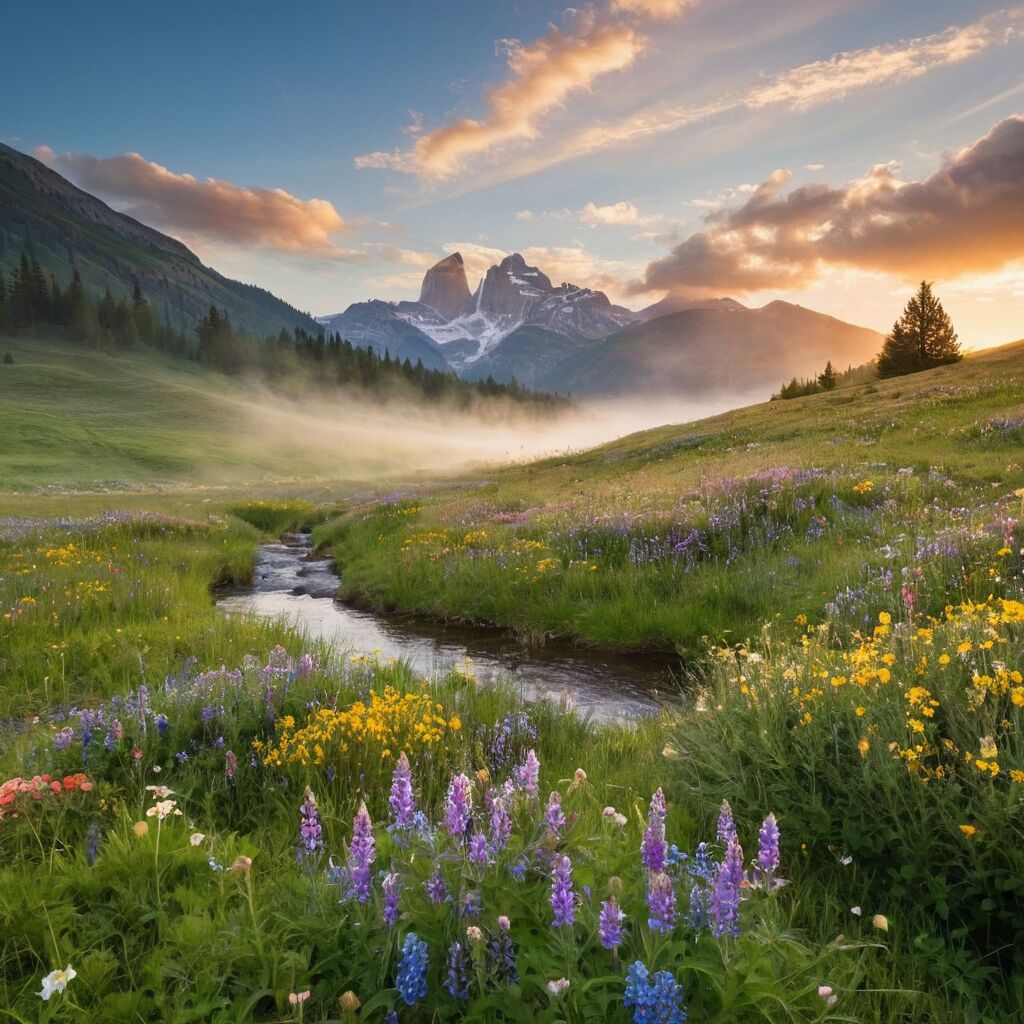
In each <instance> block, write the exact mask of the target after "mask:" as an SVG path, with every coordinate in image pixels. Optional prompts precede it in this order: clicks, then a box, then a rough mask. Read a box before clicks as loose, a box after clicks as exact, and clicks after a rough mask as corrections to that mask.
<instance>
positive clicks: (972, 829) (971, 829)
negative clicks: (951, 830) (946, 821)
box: [960, 825, 978, 839]
mask: <svg viewBox="0 0 1024 1024" xmlns="http://www.w3.org/2000/svg"><path fill="white" fill-rule="evenodd" d="M960 831H961V832H963V834H964V835H965V836H967V838H968V839H972V838H973V837H974V836H976V835H977V834H978V829H977V827H976V826H974V825H961V826H960Z"/></svg>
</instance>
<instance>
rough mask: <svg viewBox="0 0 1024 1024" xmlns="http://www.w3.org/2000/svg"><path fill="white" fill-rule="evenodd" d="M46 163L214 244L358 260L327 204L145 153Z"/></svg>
mask: <svg viewBox="0 0 1024 1024" xmlns="http://www.w3.org/2000/svg"><path fill="white" fill-rule="evenodd" d="M36 156H38V157H39V158H40V159H41V160H42V161H43V162H44V163H47V164H49V165H50V166H52V167H54V168H56V169H57V170H58V171H60V172H61V173H62V174H65V175H67V176H68V177H69V178H71V180H72V181H74V182H75V183H76V184H77V185H79V186H80V187H81V188H83V189H85V190H86V191H87V192H93V193H95V194H97V195H100V196H102V197H104V198H106V199H109V200H111V201H112V202H114V203H116V204H117V205H118V207H119V208H120V209H121V210H122V211H123V212H125V213H128V214H130V215H131V216H133V217H135V218H136V219H137V220H140V221H142V222H143V223H145V224H151V225H153V226H154V227H158V228H163V229H166V230H168V231H171V232H172V233H180V234H182V235H185V236H193V235H195V236H199V237H200V238H203V239H209V240H211V241H214V242H227V243H230V244H233V245H239V246H255V247H257V248H261V249H274V250H278V251H281V252H288V253H301V254H304V255H309V256H314V257H319V258H328V259H351V258H354V257H356V256H357V255H358V254H357V253H355V252H353V251H352V250H350V249H343V248H342V247H340V246H339V245H338V244H337V241H336V239H337V237H338V236H339V235H342V234H344V233H345V231H346V230H347V226H346V224H345V221H344V220H343V219H342V217H341V215H340V214H339V213H338V211H337V210H336V209H335V208H334V206H333V204H331V203H330V202H328V201H327V200H326V199H298V198H296V197H295V196H293V195H291V194H290V193H288V192H286V191H284V189H280V188H243V187H241V186H239V185H233V184H231V182H228V181H220V180H219V179H217V178H206V179H204V180H199V179H198V178H194V177H193V176H192V175H191V174H176V173H175V172H174V171H170V170H168V169H167V168H166V167H162V166H161V165H160V164H158V163H154V162H152V161H150V160H146V159H145V158H144V157H142V156H140V155H139V154H138V153H123V154H121V155H120V156H113V157H105V158H104V157H95V156H90V155H88V154H86V153H61V154H58V153H54V152H53V150H51V149H49V148H48V147H45V146H43V147H40V148H39V149H37V150H36Z"/></svg>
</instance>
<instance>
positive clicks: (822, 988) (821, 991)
mask: <svg viewBox="0 0 1024 1024" xmlns="http://www.w3.org/2000/svg"><path fill="white" fill-rule="evenodd" d="M818 995H819V996H821V998H822V999H824V1000H825V1005H826V1006H835V1005H836V1002H837V1000H838V999H839V996H837V995H836V994H835V992H833V991H832V986H831V985H819V986H818Z"/></svg>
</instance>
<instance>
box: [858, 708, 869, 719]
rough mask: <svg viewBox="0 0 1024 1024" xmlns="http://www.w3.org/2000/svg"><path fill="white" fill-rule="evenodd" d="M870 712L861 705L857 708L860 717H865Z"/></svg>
mask: <svg viewBox="0 0 1024 1024" xmlns="http://www.w3.org/2000/svg"><path fill="white" fill-rule="evenodd" d="M867 713H868V709H867V708H866V707H864V706H863V705H861V706H860V707H858V708H857V709H856V715H857V717H858V718H863V717H864V716H865V715H866V714H867Z"/></svg>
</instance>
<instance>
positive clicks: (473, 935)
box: [466, 924, 484, 942]
mask: <svg viewBox="0 0 1024 1024" xmlns="http://www.w3.org/2000/svg"><path fill="white" fill-rule="evenodd" d="M466 938H467V939H469V941H470V942H483V940H484V933H483V932H482V931H481V930H480V929H479V928H478V927H477V926H476V925H475V924H471V925H470V926H469V927H468V928H467V929H466Z"/></svg>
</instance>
